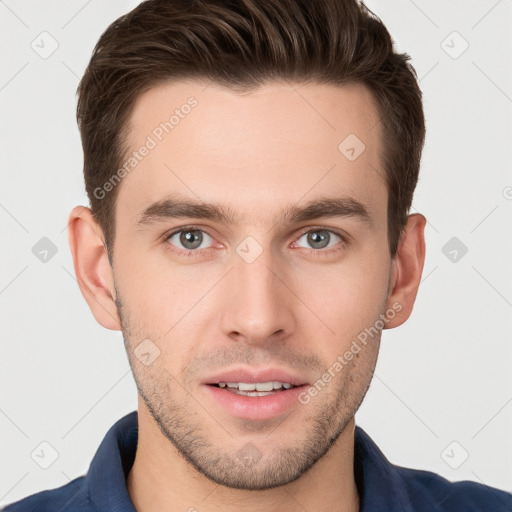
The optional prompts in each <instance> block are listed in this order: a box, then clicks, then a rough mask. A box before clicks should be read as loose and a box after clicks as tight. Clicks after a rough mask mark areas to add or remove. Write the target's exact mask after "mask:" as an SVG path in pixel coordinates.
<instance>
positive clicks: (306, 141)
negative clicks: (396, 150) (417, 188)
mask: <svg viewBox="0 0 512 512" xmlns="http://www.w3.org/2000/svg"><path fill="white" fill-rule="evenodd" d="M127 142H128V145H129V148H130V152H129V154H128V155H126V160H125V161H124V162H123V164H126V163H127V162H128V159H130V160H131V164H132V165H125V169H126V171H127V172H125V173H124V177H123V180H122V187H121V190H120V191H119V195H118V200H117V202H118V205H117V213H118V214H119V213H122V215H123V218H127V217H132V216H133V218H135V217H136V215H137V213H139V212H140V211H141V210H143V209H144V208H145V207H147V206H148V204H151V203H152V202H156V201H159V200H161V199H162V198H163V197H165V196H166V195H168V194H172V193H178V194H181V195H184V196H188V197H190V198H195V199H199V200H204V201H212V202H215V203H229V205H230V207H232V208H234V209H236V210H240V211H242V212H245V213H247V215H246V216H245V217H244V218H247V219H249V221H250V219H251V218H252V219H253V221H254V222H258V221H259V220H261V219H262V217H263V216H264V214H265V212H268V214H269V215H272V213H273V211H275V209H276V207H281V206H283V205H288V204H290V203H294V202H297V201H300V200H301V199H302V198H304V199H308V200H310V199H313V198H314V197H315V196H316V195H318V196H320V195H321V196H325V195H326V194H331V195H334V196H339V195H349V196H351V197H356V198H357V199H358V200H360V201H361V202H363V203H365V204H366V205H368V209H369V210H370V212H372V210H375V211H374V212H373V213H374V214H375V215H376V214H378V213H382V212H378V211H376V210H379V209H382V207H384V208H385V206H386V202H387V191H386V184H385V180H384V178H383V176H384V171H383V169H382V166H381V157H380V152H381V141H380V124H379V122H378V114H377V106H376V103H375V100H374V98H373V95H372V94H371V93H370V91H369V90H368V89H367V88H365V87H364V86H362V85H346V86H342V87H336V86H332V85H323V84H307V85H305V84H299V83H293V84H286V83H272V84H266V85H264V86H261V87H259V88H258V89H256V90H253V91H251V92H248V93H244V94H240V93H236V92H233V91H231V90H229V89H226V88H223V87H221V86H219V85H216V84H209V85H207V84H206V83H200V82H193V81H186V82H175V83H164V84H161V85H159V86H157V87H154V88H153V89H151V90H149V91H147V92H146V93H144V94H142V95H141V96H140V97H139V98H138V99H137V101H136V103H135V105H134V108H133V112H132V115H131V117H130V121H129V124H128V137H127ZM144 148H146V149H144ZM133 152H135V153H137V154H134V153H133ZM120 210H122V211H120ZM116 216H117V215H116ZM258 219H259V220H258Z"/></svg>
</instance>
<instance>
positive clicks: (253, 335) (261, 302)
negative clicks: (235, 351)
mask: <svg viewBox="0 0 512 512" xmlns="http://www.w3.org/2000/svg"><path fill="white" fill-rule="evenodd" d="M234 260H235V261H234V268H233V270H232V271H231V272H230V273H229V276H228V282H227V283H226V301H225V307H223V308H222V329H223V331H224V333H225V334H226V335H227V336H229V337H230V338H231V339H233V340H234V341H245V342H246V343H249V344H259V345H262V344H269V343H274V342H275V341H278V340H282V339H284V338H286V337H288V336H289V335H290V334H291V333H292V332H293V329H294V327H295V324H296V322H295V317H294V304H295V302H296V301H295V300H294V296H293V293H292V292H291V291H290V288H289V287H288V286H287V283H286V281H287V279H286V276H285V274H284V271H283V270H281V271H280V270H279V267H278V266H277V265H276V261H273V260H272V255H271V251H270V250H265V251H263V253H262V254H261V255H260V256H259V257H258V258H257V259H256V261H253V262H252V263H247V262H246V261H244V260H243V259H242V258H239V257H238V256H236V255H235V257H234Z"/></svg>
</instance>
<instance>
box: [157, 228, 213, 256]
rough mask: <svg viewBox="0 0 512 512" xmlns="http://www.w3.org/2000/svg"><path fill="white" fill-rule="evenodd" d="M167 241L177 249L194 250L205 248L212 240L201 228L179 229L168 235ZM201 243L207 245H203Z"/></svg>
mask: <svg viewBox="0 0 512 512" xmlns="http://www.w3.org/2000/svg"><path fill="white" fill-rule="evenodd" d="M167 241H168V242H169V243H171V244H172V245H174V246H176V247H177V248H178V249H185V250H188V251H194V250H195V249H205V248H207V247H208V245H209V244H211V243H212V242H213V238H212V237H211V236H210V235H209V234H208V233H206V232H205V231H203V230H202V229H180V230H179V231H175V232H174V233H172V234H171V235H169V237H168V238H167ZM203 243H206V244H207V245H206V246H203ZM180 244H181V246H180Z"/></svg>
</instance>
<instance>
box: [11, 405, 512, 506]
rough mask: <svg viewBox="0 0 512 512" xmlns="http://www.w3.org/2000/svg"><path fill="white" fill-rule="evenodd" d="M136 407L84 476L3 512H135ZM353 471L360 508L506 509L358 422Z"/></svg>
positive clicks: (510, 498) (491, 493)
mask: <svg viewBox="0 0 512 512" xmlns="http://www.w3.org/2000/svg"><path fill="white" fill-rule="evenodd" d="M137 438H138V426H137V412H136V411H134V412H132V413H130V414H128V415H126V416H125V417H124V418H121V419H120V420H119V421H118V422H117V423H115V424H114V426H113V427H112V428H111V429H110V430H109V431H108V432H107V435H106V436H105V438H104V439H103V441H102V443H101V445H100V447H99V448H98V451H97V452H96V455H95V456H94V458H93V460H92V462H91V465H90V467H89V471H88V473H87V475H85V476H82V477H79V478H76V479H75V480H73V481H71V482H69V483H68V484H67V485H64V486H62V487H59V488H57V489H52V490H49V491H43V492H39V493H37V494H33V495H32V496H28V497H27V498H24V499H22V500H20V501H18V502H16V503H13V504H11V505H8V506H7V507H5V508H4V509H3V510H4V512H135V507H134V506H133V503H132V501H131V500H130V495H129V494H128V490H127V489H126V477H127V476H128V473H129V471H130V468H131V467H132V465H133V462H134V460H135V451H136V449H137ZM354 470H355V479H356V485H357V488H358V491H359V498H360V504H361V507H360V512H477V511H479V512H480V511H482V512H483V511H485V512H511V511H512V494H508V493H506V492H504V491H500V490H497V489H494V488H492V487H488V486H486V485H482V484H478V483H475V482H456V483H452V482H449V481H448V480H446V479H444V478H442V477H440V476H439V475H436V474H435V473H431V472H429V471H419V470H414V469H407V468H403V467H399V466H395V465H393V464H391V463H390V462H389V461H388V460H387V459H386V457H384V455H383V454H382V452H381V451H380V450H379V448H378V447H377V445H376V444H375V443H374V442H373V441H372V440H371V439H370V437H369V436H368V435H367V434H366V433H365V432H364V430H362V429H361V428H360V427H356V431H355V452H354Z"/></svg>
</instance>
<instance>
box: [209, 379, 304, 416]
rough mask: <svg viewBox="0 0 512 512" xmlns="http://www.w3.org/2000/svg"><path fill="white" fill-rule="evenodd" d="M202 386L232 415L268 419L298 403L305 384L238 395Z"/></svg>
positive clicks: (217, 388)
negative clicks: (282, 389)
mask: <svg viewBox="0 0 512 512" xmlns="http://www.w3.org/2000/svg"><path fill="white" fill-rule="evenodd" d="M204 387H205V388H206V392H207V393H209V395H210V396H211V397H212V398H213V400H215V401H216V402H217V403H218V404H219V405H220V406H221V407H223V408H224V409H225V410H226V411H227V412H228V413H229V414H231V415H232V416H235V417H236V418H241V419H247V420H268V419H272V418H276V417H278V416H281V415H283V414H285V413H286V412H288V411H289V410H290V409H292V408H293V407H294V406H295V405H297V404H299V399H298V397H299V395H300V393H301V392H302V391H304V389H305V388H306V387H307V386H306V385H303V386H297V387H294V388H290V389H286V390H284V391H277V392H276V393H272V394H271V395H265V396H246V395H239V394H238V393H233V392H232V391H226V390H225V389H223V388H219V387H217V386H211V385H208V384H205V385H204Z"/></svg>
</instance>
